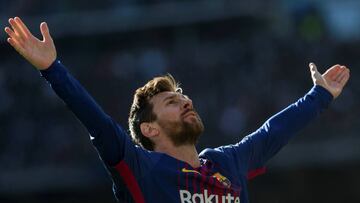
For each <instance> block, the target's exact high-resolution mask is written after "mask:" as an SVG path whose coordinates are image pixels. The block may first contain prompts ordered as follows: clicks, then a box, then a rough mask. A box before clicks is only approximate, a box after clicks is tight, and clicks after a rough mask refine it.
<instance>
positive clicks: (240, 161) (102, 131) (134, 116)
mask: <svg viewBox="0 0 360 203" xmlns="http://www.w3.org/2000/svg"><path fill="white" fill-rule="evenodd" d="M9 23H10V25H11V28H10V27H6V28H5V32H6V33H7V34H8V35H9V38H8V40H7V41H8V42H9V43H10V44H11V46H13V47H14V48H15V49H16V51H18V52H19V53H20V54H21V55H22V56H23V57H24V58H25V59H27V60H28V61H29V62H30V63H31V64H32V65H34V66H35V67H36V68H37V69H38V70H39V71H40V72H41V74H42V76H43V77H44V78H45V79H46V80H47V81H48V82H49V83H50V85H51V87H52V88H53V89H54V91H55V92H56V93H57V95H58V96H59V97H60V98H61V99H63V100H64V102H65V103H66V104H67V105H68V107H69V108H70V109H71V110H72V111H73V112H74V114H75V115H76V116H77V118H78V119H79V120H80V121H81V122H82V123H83V124H84V125H85V127H86V128H87V130H88V131H89V133H90V134H91V138H92V142H93V144H94V146H95V147H96V149H97V150H98V152H99V154H100V156H101V158H102V160H103V161H104V163H105V165H106V167H107V168H108V170H109V171H110V172H111V174H112V178H113V181H114V192H115V195H116V197H117V198H118V199H121V200H123V201H126V202H136V203H142V202H155V203H159V202H166V203H170V202H181V203H195V202H202V203H208V202H216V203H220V202H222V203H225V202H226V203H233V202H234V203H235V202H236V203H239V202H242V203H245V202H248V193H247V179H249V178H252V177H254V176H256V175H258V174H259V173H262V172H264V165H265V163H266V162H267V160H269V159H270V158H271V157H272V156H273V155H275V154H276V153H277V152H278V151H279V150H280V149H281V148H282V147H283V146H284V145H285V144H286V143H287V142H288V140H289V139H290V138H291V137H292V136H293V135H294V134H295V133H296V132H297V131H299V130H300V129H302V128H303V127H304V126H305V125H306V124H307V123H309V122H310V121H311V120H313V119H314V118H315V117H316V116H317V115H318V114H319V113H320V112H321V111H322V110H324V109H325V108H326V107H327V106H328V105H329V103H330V102H331V101H332V100H333V99H334V98H336V97H338V96H339V95H340V93H341V91H342V89H343V87H344V86H345V84H346V83H347V81H348V79H349V77H350V74H349V69H348V68H346V67H345V66H341V65H334V66H332V67H331V68H329V69H328V70H327V71H326V72H325V73H324V74H323V75H321V74H320V73H319V72H318V71H317V69H316V66H315V64H312V63H311V64H310V65H309V66H310V71H311V74H312V79H313V82H314V87H313V88H312V89H311V90H310V91H309V92H308V93H307V94H306V95H305V96H304V97H302V98H300V99H299V100H298V101H297V102H296V103H294V104H291V105H290V106H288V107H287V108H286V109H284V110H283V111H281V112H279V113H278V114H276V115H274V116H273V117H271V118H270V119H269V120H267V121H266V122H265V123H264V124H263V126H261V127H260V128H259V129H258V130H256V131H255V132H254V133H252V134H250V135H248V136H246V137H245V138H244V139H242V140H241V141H240V142H239V143H236V144H234V145H228V146H221V147H218V148H215V149H205V150H203V151H202V152H201V153H200V154H199V153H198V152H197V150H196V148H195V144H196V142H197V139H198V137H199V136H200V134H201V133H202V132H203V130H204V127H203V124H202V121H201V119H200V117H199V115H198V114H197V113H196V111H195V109H194V107H193V105H192V101H191V100H190V99H189V98H188V97H187V96H185V95H183V94H182V90H181V89H180V88H179V87H178V85H177V83H176V81H175V80H174V78H173V77H172V76H170V75H167V76H162V77H156V78H154V79H152V80H150V81H149V82H148V83H147V84H146V85H145V86H143V87H141V88H139V89H138V90H136V93H135V95H134V101H133V104H132V107H131V110H130V116H129V127H130V131H131V136H132V138H133V141H134V142H136V144H138V145H135V144H134V143H133V142H132V141H131V139H130V137H129V136H128V135H127V134H126V133H125V131H124V130H123V129H122V128H121V127H120V126H119V125H118V124H117V123H116V122H114V121H113V119H112V118H110V117H109V116H108V115H106V114H105V113H104V112H103V111H102V109H101V108H100V107H99V106H98V105H97V104H96V102H95V101H94V100H93V99H92V98H91V96H90V95H89V94H88V93H87V92H86V91H85V89H84V88H83V87H82V86H81V85H80V84H79V83H78V81H77V80H76V79H74V78H73V76H71V75H70V73H69V72H68V71H67V70H66V69H65V67H64V66H63V65H62V64H61V63H60V61H58V60H57V53H56V50H55V46H54V43H53V40H52V38H51V36H50V34H49V30H48V27H47V25H46V23H41V25H40V30H41V33H42V36H43V40H42V41H40V40H38V39H37V38H35V37H34V36H33V35H32V34H31V33H30V31H29V30H28V29H27V27H26V26H25V24H24V23H23V22H22V21H21V19H20V18H18V17H15V18H10V19H9Z"/></svg>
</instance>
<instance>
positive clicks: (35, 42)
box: [5, 17, 56, 70]
mask: <svg viewBox="0 0 360 203" xmlns="http://www.w3.org/2000/svg"><path fill="white" fill-rule="evenodd" d="M9 23H10V25H11V28H9V27H6V28H5V32H6V33H7V34H8V35H9V38H8V39H7V41H8V42H9V43H10V45H11V46H12V47H14V48H15V50H16V51H17V52H19V54H20V55H22V56H23V57H24V58H25V59H26V60H28V61H29V62H30V63H31V64H32V65H33V66H35V67H36V68H37V69H38V70H45V69H47V68H48V67H49V66H50V65H51V64H52V63H53V62H54V61H55V60H56V49H55V45H54V42H53V40H52V38H51V36H50V34H49V29H48V27H47V24H46V23H45V22H43V23H41V24H40V31H41V34H42V37H43V40H42V41H40V40H39V39H38V38H36V37H34V35H32V34H31V32H30V31H29V29H28V28H27V27H26V25H25V24H24V23H23V22H22V20H21V19H20V18H19V17H15V18H10V19H9Z"/></svg>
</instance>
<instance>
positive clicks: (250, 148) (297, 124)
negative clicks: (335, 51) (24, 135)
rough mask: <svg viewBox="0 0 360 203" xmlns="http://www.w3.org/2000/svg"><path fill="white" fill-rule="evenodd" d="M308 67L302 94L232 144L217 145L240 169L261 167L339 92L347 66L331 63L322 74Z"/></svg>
mask: <svg viewBox="0 0 360 203" xmlns="http://www.w3.org/2000/svg"><path fill="white" fill-rule="evenodd" d="M309 67H310V72H311V75H312V79H313V83H314V87H313V88H312V89H311V90H310V91H309V92H308V93H307V94H306V95H305V96H304V97H302V98H300V99H299V100H298V101H297V102H295V103H293V104H291V105H290V106H288V107H287V108H285V109H284V110H282V111H280V112H279V113H277V114H275V115H274V116H272V117H271V118H270V119H268V120H267V121H266V122H265V123H264V124H263V125H262V126H261V127H260V128H259V129H258V130H256V131H255V132H253V133H252V134H250V135H248V136H246V137H245V138H244V139H242V140H241V141H240V142H239V143H237V144H236V145H230V146H225V147H220V148H219V149H220V150H222V151H225V152H228V153H231V154H233V157H235V160H236V161H237V162H238V166H239V167H242V166H241V165H244V163H246V165H247V167H246V169H244V170H247V171H248V172H251V171H254V170H256V169H259V168H262V167H263V166H264V164H265V163H266V161H268V160H269V159H270V158H271V157H273V156H274V155H275V154H276V153H277V152H278V151H279V150H280V149H281V148H282V147H283V146H284V145H285V144H287V143H288V141H289V140H290V138H291V137H293V136H294V135H295V134H296V133H297V132H298V131H299V130H301V129H303V128H304V127H305V126H306V125H307V124H308V123H310V122H311V121H312V120H314V118H316V117H317V115H319V113H320V112H321V111H323V110H324V109H326V108H327V106H328V105H329V104H330V102H331V101H332V100H333V99H334V98H336V97H338V96H339V95H340V93H341V91H342V89H343V87H344V86H345V84H346V83H347V81H348V79H349V77H350V71H349V69H348V68H346V67H345V66H341V65H334V66H332V67H331V68H329V69H328V70H327V71H326V72H325V73H324V74H322V75H321V74H320V73H319V72H318V70H317V69H316V66H315V64H313V63H311V64H309ZM240 170H241V169H240ZM241 171H243V170H241Z"/></svg>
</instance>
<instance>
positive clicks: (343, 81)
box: [339, 69, 350, 86]
mask: <svg viewBox="0 0 360 203" xmlns="http://www.w3.org/2000/svg"><path fill="white" fill-rule="evenodd" d="M349 78H350V71H349V69H347V70H346V71H345V73H344V74H343V75H342V76H341V77H340V78H339V83H340V84H341V85H342V86H345V84H346V83H347V81H348V80H349Z"/></svg>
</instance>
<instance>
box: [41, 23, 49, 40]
mask: <svg viewBox="0 0 360 203" xmlns="http://www.w3.org/2000/svg"><path fill="white" fill-rule="evenodd" d="M40 31H41V34H42V36H43V41H49V40H52V38H51V36H50V32H49V28H48V26H47V24H46V23H45V22H42V23H41V24H40Z"/></svg>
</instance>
